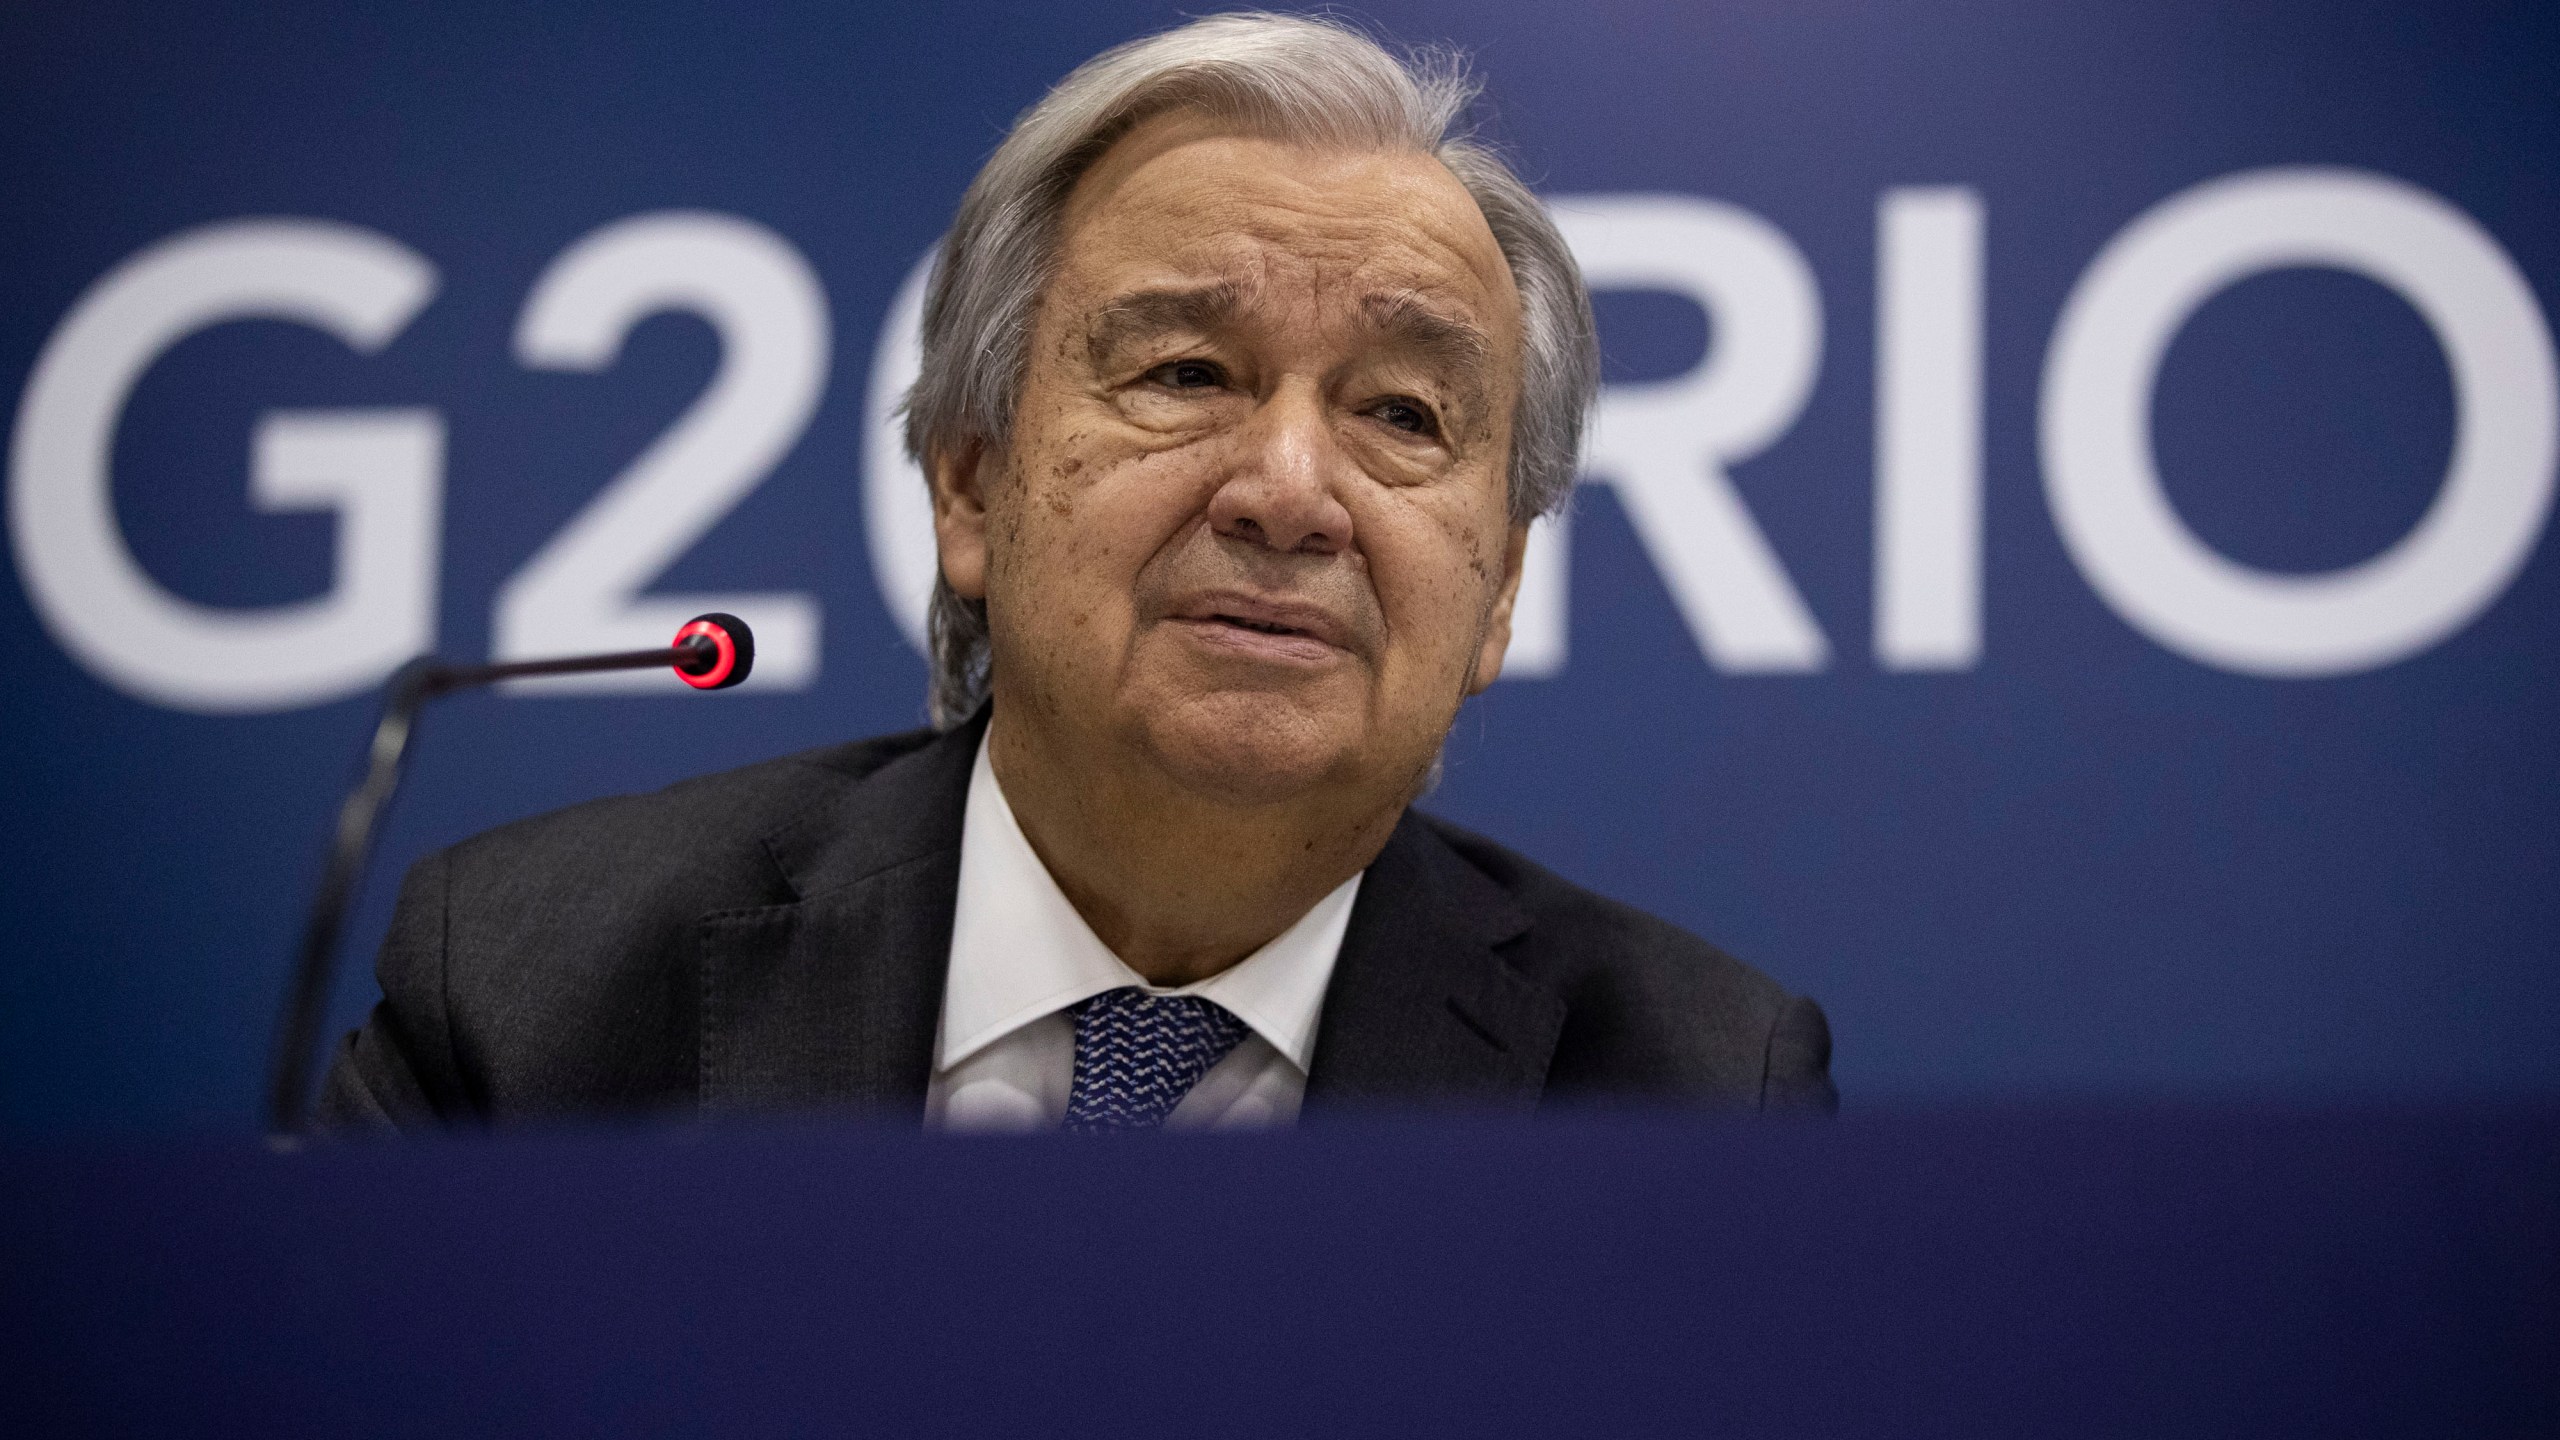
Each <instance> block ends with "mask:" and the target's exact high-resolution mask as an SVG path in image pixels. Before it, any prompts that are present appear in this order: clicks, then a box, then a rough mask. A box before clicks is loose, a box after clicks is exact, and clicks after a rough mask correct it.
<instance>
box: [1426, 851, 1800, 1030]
mask: <svg viewBox="0 0 2560 1440" xmlns="http://www.w3.org/2000/svg"><path fill="white" fill-rule="evenodd" d="M1421 819H1422V820H1423V822H1424V823H1425V825H1426V826H1428V828H1429V829H1430V830H1431V832H1432V833H1433V834H1434V835H1436V836H1437V837H1438V838H1439V839H1440V840H1441V841H1443V842H1444V843H1446V844H1447V845H1448V846H1449V848H1450V849H1451V850H1454V851H1456V852H1457V854H1458V856H1459V858H1460V859H1462V860H1464V861H1466V863H1467V864H1469V865H1470V866H1473V867H1474V868H1475V869H1476V870H1477V871H1478V872H1480V873H1481V874H1483V875H1484V876H1485V877H1486V878H1487V879H1489V880H1491V881H1492V882H1493V883H1494V884H1495V885H1497V886H1499V887H1501V889H1502V890H1503V892H1504V893H1505V894H1506V895H1508V896H1509V897H1510V898H1511V900H1512V902H1513V903H1514V904H1516V905H1518V906H1519V907H1520V908H1521V909H1522V910H1524V911H1526V912H1527V913H1528V915H1529V916H1530V921H1531V923H1530V927H1529V929H1528V930H1527V931H1526V932H1525V933H1523V934H1522V935H1521V936H1520V937H1519V938H1518V939H1517V940H1515V941H1513V942H1511V943H1510V944H1509V945H1506V946H1505V947H1504V950H1503V954H1504V958H1505V959H1507V960H1510V961H1511V962H1512V963H1513V964H1514V965H1515V966H1516V967H1518V968H1520V969H1522V970H1523V971H1524V972H1527V973H1528V974H1530V975H1531V977H1532V978H1535V979H1538V980H1541V981H1544V982H1546V983H1548V984H1550V985H1552V986H1555V987H1556V988H1557V989H1558V990H1560V991H1563V992H1565V993H1566V994H1567V996H1568V998H1572V996H1573V995H1574V994H1575V993H1576V992H1587V991H1590V990H1593V989H1601V990H1608V991H1629V990H1632V991H1635V992H1639V993H1642V992H1655V991H1662V990H1676V991H1683V992H1691V991H1695V990H1697V989H1699V988H1701V987H1703V988H1705V989H1707V990H1709V991H1712V992H1716V993H1717V994H1718V995H1719V996H1720V997H1721V998H1722V999H1723V1000H1725V1001H1726V1003H1737V1002H1738V1003H1740V1004H1742V1005H1744V1006H1746V1007H1747V1008H1749V1009H1751V1010H1753V1011H1755V1012H1757V1011H1762V1010H1765V1011H1767V1012H1768V1013H1770V1014H1772V1015H1774V1014H1775V1013H1776V1011H1777V1009H1778V1007H1780V1006H1782V1005H1784V1004H1785V1003H1786V1002H1787V1000H1788V999H1789V998H1790V997H1789V995H1788V992H1787V990H1786V988H1785V987H1784V986H1782V985H1780V984H1779V983H1778V982H1777V981H1775V980H1772V979H1770V978H1769V977H1768V976H1767V975H1764V974H1762V973H1761V972H1760V971H1759V970H1757V969H1755V968H1753V967H1752V966H1751V965H1749V964H1746V963H1745V962H1743V961H1741V960H1738V959H1736V958H1734V957H1733V956H1732V955H1731V954H1729V953H1727V952H1726V951H1725V950H1723V949H1722V948H1721V947H1719V946H1716V945H1714V944H1711V943H1710V942H1708V941H1706V940H1704V939H1701V938H1699V937H1698V936H1696V935H1694V934H1691V933H1690V932H1689V931H1687V930H1684V929H1682V928H1681V927H1679V926H1677V925H1674V924H1672V923H1671V922H1670V921H1668V920H1665V919H1663V918H1661V917H1660V916H1658V915H1654V914H1651V913H1649V912H1647V911H1644V910H1640V909H1637V908H1636V907H1635V906H1633V905H1629V904H1627V903H1625V902H1623V901H1619V900H1613V899H1610V898H1609V897H1608V896H1606V895H1603V894H1600V893H1599V892H1598V891H1595V890H1590V889H1586V888H1584V887H1583V886H1580V885H1577V884H1575V883H1573V882H1572V881H1570V880H1567V879H1565V878H1564V877H1563V876H1561V875H1558V874H1556V873H1555V872H1554V871H1552V870H1549V869H1547V868H1546V867H1545V866H1543V865H1540V864H1538V863H1537V862H1536V861H1534V860H1531V859H1529V858H1528V857H1527V856H1525V855H1522V854H1520V853H1519V852H1518V851H1515V850H1512V849H1510V848H1509V847H1507V846H1504V845H1501V844H1499V843H1497V842H1495V841H1493V840H1490V839H1487V838H1486V837H1484V836H1482V835H1479V834H1476V833H1475V832H1474V831H1471V830H1468V829H1466V828H1464V827H1462V826H1458V825H1453V824H1451V823H1449V822H1448V821H1446V820H1442V819H1440V818H1439V817H1437V816H1433V815H1422V816H1421Z"/></svg>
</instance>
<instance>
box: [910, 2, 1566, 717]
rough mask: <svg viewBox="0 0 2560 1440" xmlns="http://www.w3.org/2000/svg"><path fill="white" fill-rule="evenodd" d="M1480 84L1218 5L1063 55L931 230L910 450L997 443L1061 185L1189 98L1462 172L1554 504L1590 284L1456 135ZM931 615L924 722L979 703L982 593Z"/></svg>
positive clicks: (983, 660) (1522, 500)
mask: <svg viewBox="0 0 2560 1440" xmlns="http://www.w3.org/2000/svg"><path fill="white" fill-rule="evenodd" d="M1476 93H1477V86H1476V82H1475V81H1474V80H1473V79H1472V78H1471V77H1470V76H1469V75H1468V74H1467V71H1466V67H1465V64H1464V62H1463V60H1462V59H1461V58H1460V57H1458V56H1457V55H1455V54H1454V53H1452V52H1449V51H1445V50H1437V49H1426V50H1419V51H1415V52H1413V53H1412V54H1411V55H1410V56H1408V57H1407V58H1404V59H1401V60H1400V59H1398V58H1397V57H1396V56H1394V55H1391V54H1389V53H1388V52H1387V51H1386V50H1385V49H1383V48H1382V47H1380V46H1379V44H1378V43H1377V42H1376V41H1374V40H1372V39H1370V38H1369V37H1368V36H1366V35H1363V34H1361V33H1360V32H1359V31H1357V30H1354V29H1352V28H1350V27H1349V26H1348V25H1346V24H1343V23H1341V22H1339V21H1337V20H1333V19H1331V18H1313V17H1305V16H1295V15H1271V14H1258V13H1249V14H1235V15H1215V16H1211V17H1209V18H1207V19H1204V20H1195V21H1192V22H1191V23H1189V24H1187V25H1183V26H1181V27H1180V28H1178V29H1174V30H1168V31H1166V32H1164V33H1163V34H1160V35H1152V36H1149V37H1147V38H1145V39H1141V40H1133V41H1130V42H1129V43H1127V44H1125V45H1119V46H1115V47H1114V48H1112V49H1109V50H1106V51H1104V52H1102V53H1101V54H1100V55H1097V56H1095V57H1093V58H1092V59H1091V60H1088V61H1086V62H1085V63H1084V64H1082V65H1079V66H1077V67H1076V69H1075V71H1074V73H1072V74H1070V75H1068V76H1067V78H1066V79H1064V80H1062V81H1060V82H1059V83H1058V85H1057V88H1055V89H1053V90H1051V91H1050V92H1049V93H1048V95H1047V96H1045V97H1043V98H1042V99H1041V101H1040V102H1039V103H1038V104H1036V105H1034V106H1032V107H1031V108H1030V109H1029V110H1026V111H1024V112H1023V113H1022V116H1021V118H1020V119H1018V120H1016V121H1015V122H1014V126H1013V130H1012V133H1010V134H1008V135H1007V136H1005V139H1004V143H1003V144H1002V145H1000V146H998V147H997V149H996V153H995V154H994V155H993V156H992V157H990V158H989V159H988V161H987V163H986V166H985V167H984V168H983V169H981V170H979V172H978V178H977V179H976V180H975V181H973V182H971V184H970V186H969V193H968V194H967V195H966V196H964V197H962V199H961V201H960V211H959V214H958V215H957V216H956V217H955V218H954V219H953V221H952V226H951V231H950V233H949V234H948V235H947V236H945V237H944V239H943V242H942V247H941V250H940V253H939V254H938V256H937V257H936V259H935V262H934V267H933V282H932V288H931V290H930V291H929V292H928V294H927V297H926V300H925V309H924V366H923V369H922V371H921V372H920V375H919V378H918V379H917V381H916V384H915V388H914V389H913V390H910V391H909V392H908V393H907V402H906V415H907V451H908V453H909V454H910V455H912V456H914V457H915V459H916V460H917V462H918V463H919V464H920V465H925V466H926V467H927V473H928V474H929V473H930V462H931V460H932V458H933V457H934V456H935V455H937V454H943V455H948V454H953V453H956V452H958V451H960V450H962V449H964V448H966V447H968V446H969V445H971V444H979V445H985V446H989V447H1001V446H1003V445H1004V444H1005V443H1006V441H1007V440H1008V439H1009V437H1010V435H1011V433H1012V428H1013V410H1014V402H1015V399H1016V397H1017V396H1018V395H1019V393H1020V391H1021V388H1022V381H1023V376H1024V374H1025V367H1026V365H1027V363H1028V360H1029V353H1030V341H1031V325H1032V317H1033V314H1034V312H1035V310H1036V309H1037V307H1038V304H1039V298H1040V292H1041V290H1042V289H1043V287H1044V286H1046V285H1047V283H1048V281H1049V278H1050V274H1051V271H1052V268H1053V266H1054V264H1055V260H1056V249H1057V243H1058V222H1059V216H1060V215H1061V214H1062V213H1063V212H1064V210H1065V208H1066V203H1067V198H1068V196H1069V194H1070V193H1071V192H1072V191H1073V190H1074V188H1075V185H1076V182H1077V181H1078V180H1079V179H1081V178H1082V177H1083V175H1084V173H1085V171H1086V170H1087V169H1089V168H1090V167H1091V166H1092V165H1093V163H1094V162H1095V161H1096V160H1098V159H1100V158H1101V156H1102V154H1103V152H1104V151H1106V150H1108V149H1109V148H1110V147H1111V146H1112V144H1113V143H1114V142H1116V141H1118V140H1119V139H1120V138H1121V137H1122V136H1123V135H1126V134H1127V133H1128V132H1129V131H1130V130H1131V129H1133V128H1134V127H1136V126H1137V125H1138V124H1139V123H1140V122H1141V121H1144V120H1146V119H1148V118H1150V117H1151V116H1154V115H1158V114H1161V113H1164V112H1166V111H1169V110H1176V109H1195V110H1202V111H1206V112H1208V113H1209V114H1212V115H1215V116H1218V117H1220V118H1223V119H1228V120H1232V121H1236V122H1239V123H1242V124H1245V125H1247V126H1250V127H1251V128H1252V129H1253V130H1255V131H1256V132H1258V133H1261V134H1264V135H1268V136H1271V137H1273V138H1277V139H1283V140H1289V141H1294V142H1304V143H1307V144H1311V145H1322V146H1327V147H1344V148H1368V149H1406V150H1414V151H1419V152H1421V153H1424V154H1428V155H1431V156H1433V157H1434V158H1436V159H1438V160H1439V161H1440V163H1441V164H1442V165H1444V166H1446V167H1448V170H1449V173H1450V174H1451V175H1453V176H1455V177H1456V178H1457V180H1458V183H1460V184H1461V185H1464V186H1465V187H1466V189H1467V193H1468V194H1469V195H1471V196H1473V197H1474V198H1475V202H1476V206H1477V208H1478V209H1480V210H1481V211H1482V212H1483V213H1484V218H1485V223H1486V225H1487V226H1488V227H1490V228H1491V230H1492V231H1493V238H1494V240H1495V242H1496V243H1497V244H1499V245H1500V246H1501V247H1502V255H1503V258H1504V259H1505V260H1506V261H1508V262H1509V264H1510V267H1511V279H1512V284H1513V286H1514V287H1515V288H1516V289H1517V290H1518V291H1519V293H1520V306H1521V321H1522V355H1521V374H1520V396H1519V401H1518V405H1517V407H1516V409H1515V411H1514V413H1513V416H1512V429H1511V437H1512V438H1511V467H1510V475H1509V477H1508V478H1509V486H1510V507H1511V518H1512V519H1513V520H1514V521H1515V522H1526V521H1529V520H1532V519H1535V518H1536V517H1538V516H1540V515H1544V514H1546V513H1548V512H1550V511H1552V510H1554V509H1555V508H1556V507H1557V506H1558V505H1560V504H1561V503H1563V501H1564V498H1565V496H1566V495H1567V493H1569V492H1570V491H1571V490H1572V488H1573V478H1574V472H1575V469H1576V468H1577V465H1578V463H1579V460H1580V454H1581V444H1582V428H1583V420H1584V416H1585V415H1586V414H1587V413H1588V411H1589V410H1590V407H1591V401H1592V396H1593V394H1594V393H1595V391H1596V389H1597V387H1598V384H1599V371H1600V353H1599V344H1598V341H1597V339H1596V337H1595V332H1594V329H1593V326H1592V320H1591V299H1590V295H1589V293H1588V292H1587V291H1586V290H1585V289H1584V288H1583V284H1582V272H1581V271H1580V270H1579V269H1578V268H1577V267H1576V266H1575V265H1574V262H1573V253H1572V252H1571V251H1570V250H1568V249H1567V248H1566V247H1565V243H1564V237H1563V236H1562V235H1561V234H1559V233H1558V232H1557V230H1556V227H1555V222H1554V221H1553V220H1551V219H1549V218H1548V216H1547V212H1546V207H1545V206H1544V205H1542V204H1540V203H1539V201H1538V197H1537V196H1535V195H1534V194H1532V193H1530V191H1529V188H1528V186H1526V185H1524V184H1523V183H1521V181H1520V179H1519V177H1518V176H1516V175H1514V174H1513V173H1512V172H1511V168H1510V166H1509V165H1507V164H1505V163H1504V161H1503V160H1502V158H1501V156H1499V155H1497V154H1496V153H1495V152H1494V151H1493V150H1492V149H1491V148H1489V147H1488V146H1486V145H1484V144H1483V143H1481V142H1480V141H1478V140H1476V139H1474V138H1473V137H1472V136H1470V135H1467V134H1465V133H1463V132H1457V133H1453V131H1454V129H1455V127H1456V126H1457V125H1458V123H1459V121H1460V119H1461V117H1462V116H1463V115H1464V113H1465V112H1466V110H1467V108H1468V106H1469V105H1471V104H1472V103H1473V102H1474V100H1475V97H1476ZM926 628H927V632H928V634H929V636H930V638H931V642H932V651H933V656H932V665H933V679H932V687H931V690H930V691H929V693H928V697H927V703H928V706H929V709H930V711H931V714H932V717H933V723H934V725H935V727H936V728H937V729H945V730H947V729H949V728H951V727H952V726H955V725H957V724H959V723H960V722H962V721H964V720H966V719H968V718H969V716H970V715H971V714H972V713H974V712H975V711H976V710H977V708H978V706H979V705H980V704H981V703H982V702H983V701H984V700H985V699H986V695H987V688H988V684H989V676H988V665H989V644H988V634H987V607H986V602H985V601H983V600H965V599H962V598H961V596H960V595H959V594H958V592H956V591H954V590H953V589H952V588H951V585H950V582H949V581H947V580H945V579H943V578H942V577H940V576H939V575H937V576H936V577H935V580H934V587H933V604H932V608H931V610H930V611H929V612H928V614H927V621H926Z"/></svg>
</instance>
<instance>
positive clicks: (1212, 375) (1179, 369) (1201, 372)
mask: <svg viewBox="0 0 2560 1440" xmlns="http://www.w3.org/2000/svg"><path fill="white" fill-rule="evenodd" d="M1147 378H1148V379H1150V380H1153V381H1155V382H1156V383H1157V384H1159V385H1170V386H1172V387H1173V388H1174V389H1176V390H1200V389H1205V388H1207V387H1210V386H1215V385H1224V384H1225V383H1227V375H1226V372H1225V371H1223V370H1221V369H1219V368H1218V367H1217V366H1215V365H1213V364H1211V363H1209V362H1208V361H1206V360H1175V361H1171V362H1169V363H1167V364H1163V365H1159V366H1157V367H1156V368H1154V369H1153V370H1150V371H1148V372H1147Z"/></svg>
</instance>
